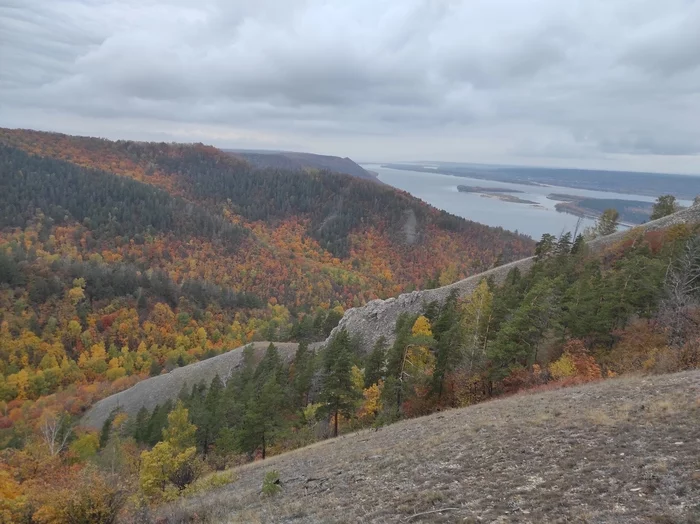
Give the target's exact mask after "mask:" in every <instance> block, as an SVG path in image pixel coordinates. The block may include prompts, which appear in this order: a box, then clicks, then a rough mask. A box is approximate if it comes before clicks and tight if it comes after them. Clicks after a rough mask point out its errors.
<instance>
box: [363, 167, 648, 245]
mask: <svg viewBox="0 0 700 524" xmlns="http://www.w3.org/2000/svg"><path fill="white" fill-rule="evenodd" d="M362 167H363V168H365V169H367V170H369V171H374V172H376V173H378V174H379V180H381V181H382V182H384V183H385V184H389V185H391V186H394V187H396V188H398V189H403V190H404V191H407V192H409V193H411V194H412V195H413V196H415V197H417V198H420V199H421V200H424V201H425V202H427V203H429V204H431V205H433V206H435V207H437V208H439V209H444V210H445V211H449V212H450V213H453V214H455V215H458V216H461V217H464V218H466V219H468V220H473V221H475V222H480V223H482V224H487V225H489V226H500V227H502V228H504V229H509V230H511V231H518V232H519V233H524V234H526V235H530V236H531V237H532V238H534V239H535V240H539V238H540V237H541V236H542V234H544V233H551V234H553V235H557V236H558V235H559V234H561V233H563V232H566V231H572V232H573V231H574V229H575V228H576V223H577V222H578V220H579V218H578V217H577V216H574V215H570V214H568V213H560V212H558V211H557V210H556V209H555V208H554V206H555V205H556V204H557V201H555V200H550V199H548V198H547V195H549V194H550V193H564V194H568V195H580V196H586V197H595V198H619V199H623V200H642V201H646V202H653V201H654V200H655V199H654V198H652V197H648V196H642V195H631V194H623V193H612V192H607V191H589V190H585V189H575V188H569V187H558V186H539V185H523V184H513V183H509V182H498V181H493V180H483V179H476V178H466V177H457V176H452V175H443V174H439V173H425V172H420V171H404V170H398V169H391V168H386V167H381V165H380V164H363V165H362ZM458 185H465V186H478V187H489V188H507V189H512V190H515V191H522V193H512V194H513V195H514V196H517V197H518V198H521V199H524V200H531V201H533V202H537V205H533V204H520V203H512V202H504V201H502V200H498V199H497V198H488V197H484V196H482V195H481V194H479V193H461V192H459V191H458V190H457V186H458ZM593 224H594V221H593V220H591V219H586V218H584V219H583V221H582V225H581V229H583V228H585V227H587V226H591V225H593Z"/></svg>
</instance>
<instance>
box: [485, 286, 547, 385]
mask: <svg viewBox="0 0 700 524" xmlns="http://www.w3.org/2000/svg"><path fill="white" fill-rule="evenodd" d="M556 307H557V304H556V300H555V296H554V292H553V283H552V282H551V281H550V280H548V279H545V280H542V281H540V282H538V283H537V284H535V285H534V286H533V287H532V289H531V290H530V291H529V292H528V293H527V295H526V296H525V299H524V300H523V302H522V304H521V305H520V307H518V308H517V310H516V311H515V312H514V314H513V316H512V317H511V318H510V319H509V320H508V321H507V322H505V323H504V324H503V326H502V327H501V329H500V331H499V332H498V335H497V336H496V339H495V340H494V343H493V344H492V346H491V347H489V350H488V356H489V358H490V359H491V360H492V361H493V363H494V365H495V369H494V370H493V373H494V374H495V376H496V378H502V377H503V376H505V374H507V371H508V369H509V368H510V367H511V366H514V365H519V366H525V365H528V364H530V363H532V360H533V359H535V358H536V356H537V349H538V345H539V343H540V341H541V340H542V338H543V337H544V335H545V333H546V331H547V329H548V328H549V327H550V322H551V320H552V316H553V310H554V309H555V308H556Z"/></svg>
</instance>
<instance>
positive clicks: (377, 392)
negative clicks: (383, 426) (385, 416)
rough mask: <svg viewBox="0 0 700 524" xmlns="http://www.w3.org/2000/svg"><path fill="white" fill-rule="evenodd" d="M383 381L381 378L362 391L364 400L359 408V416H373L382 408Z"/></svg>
mask: <svg viewBox="0 0 700 524" xmlns="http://www.w3.org/2000/svg"><path fill="white" fill-rule="evenodd" d="M383 386H384V382H382V381H381V380H380V381H379V382H378V383H377V384H372V385H371V386H370V387H368V388H366V389H365V390H363V391H362V396H363V397H364V402H363V403H362V408H361V409H360V418H367V417H375V416H376V415H377V413H379V412H380V411H381V410H382V401H381V397H382V387H383Z"/></svg>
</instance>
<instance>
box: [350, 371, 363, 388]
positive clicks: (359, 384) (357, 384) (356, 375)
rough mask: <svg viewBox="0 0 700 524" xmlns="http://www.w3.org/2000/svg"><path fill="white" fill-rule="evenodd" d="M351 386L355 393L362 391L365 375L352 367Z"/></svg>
mask: <svg viewBox="0 0 700 524" xmlns="http://www.w3.org/2000/svg"><path fill="white" fill-rule="evenodd" d="M350 375H351V380H352V385H353V387H354V388H355V389H356V390H357V391H362V388H363V387H364V385H365V375H364V373H363V372H362V370H361V369H360V368H358V367H357V366H353V367H352V369H351V370H350Z"/></svg>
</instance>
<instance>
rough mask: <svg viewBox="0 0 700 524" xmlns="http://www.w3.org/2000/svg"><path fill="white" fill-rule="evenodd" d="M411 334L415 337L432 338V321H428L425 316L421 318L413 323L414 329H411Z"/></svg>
mask: <svg viewBox="0 0 700 524" xmlns="http://www.w3.org/2000/svg"><path fill="white" fill-rule="evenodd" d="M411 333H412V334H413V335H414V336H426V337H432V336H433V332H432V330H431V328H430V320H428V319H427V318H426V317H424V316H423V315H421V316H419V317H418V318H417V319H416V321H415V322H414V323H413V328H412V329H411Z"/></svg>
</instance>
